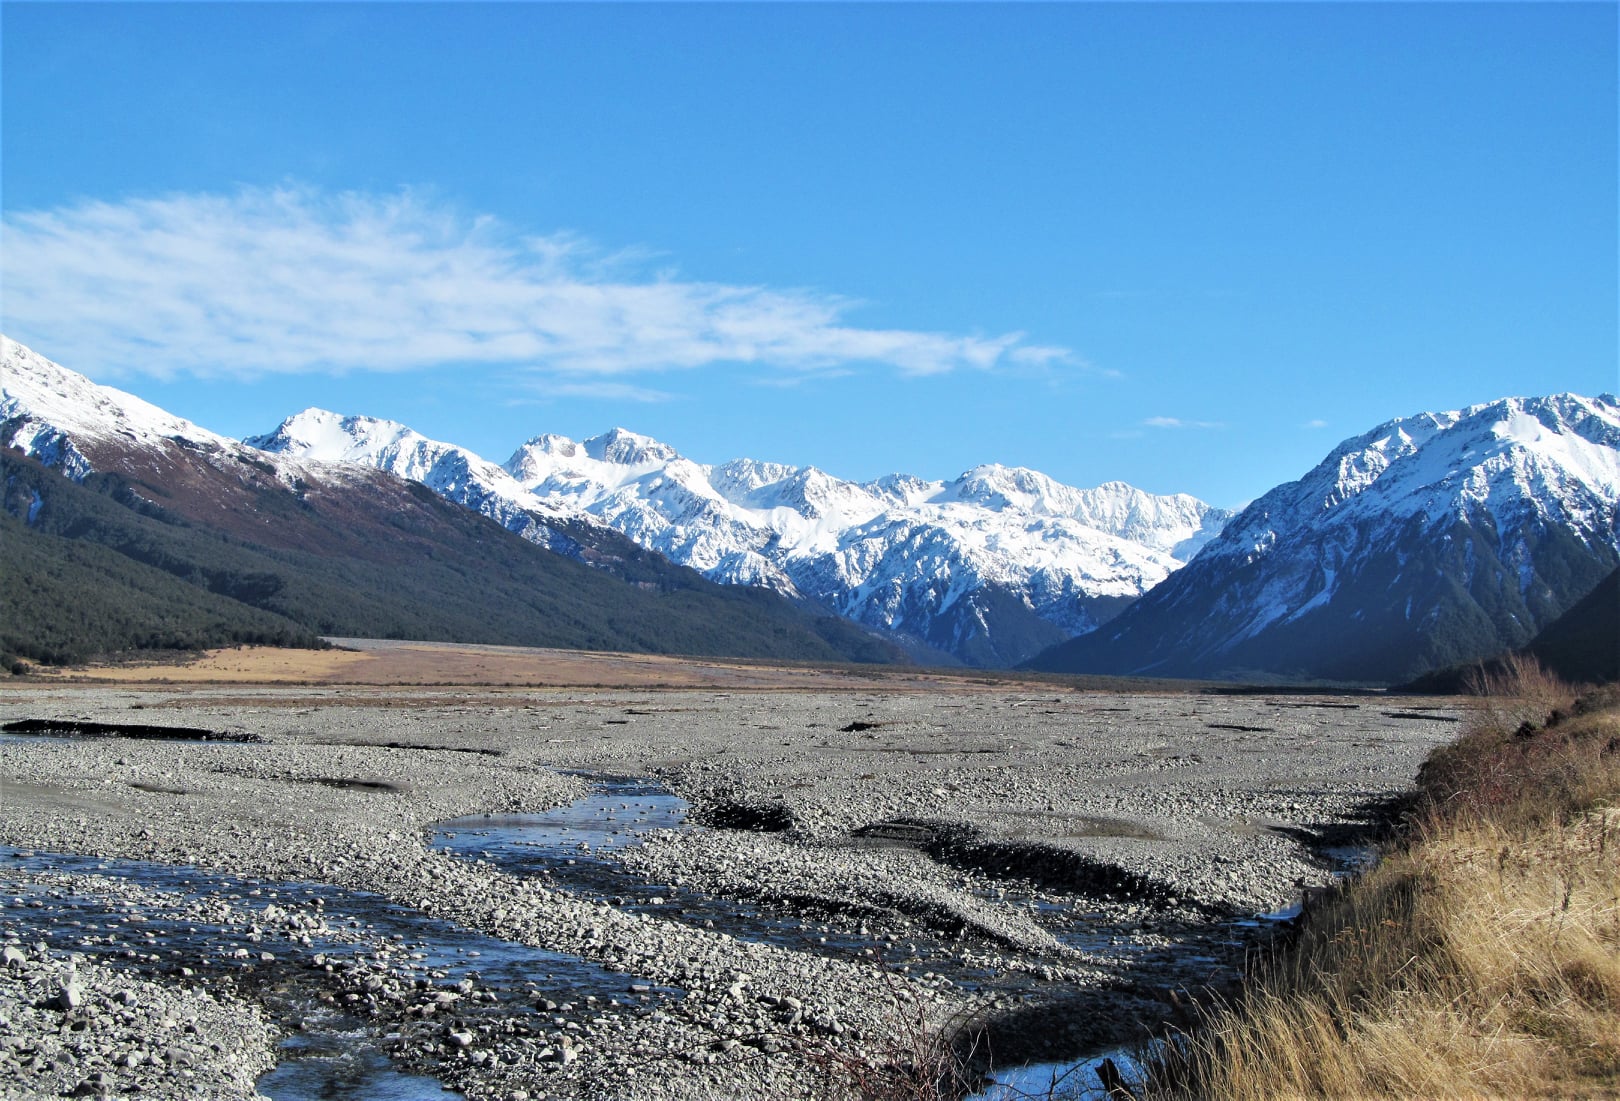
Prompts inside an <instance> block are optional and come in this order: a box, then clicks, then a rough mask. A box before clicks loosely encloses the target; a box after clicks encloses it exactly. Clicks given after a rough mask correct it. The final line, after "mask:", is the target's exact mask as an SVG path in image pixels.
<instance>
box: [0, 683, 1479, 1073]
mask: <svg viewBox="0 0 1620 1101" xmlns="http://www.w3.org/2000/svg"><path fill="white" fill-rule="evenodd" d="M1451 718H1452V716H1451V715H1450V714H1449V713H1447V712H1444V711H1438V710H1434V709H1433V707H1432V704H1416V705H1414V704H1412V703H1411V701H1405V702H1403V701H1395V700H1388V699H1381V698H1374V697H1357V698H1350V699H1337V698H1335V699H1328V698H1320V699H1318V698H1305V697H1292V696H1280V697H1212V696H1195V695H1164V696H1145V695H1135V696H1120V695H1098V694H1087V693H1080V692H1070V691H1066V690H1050V689H1047V690H1042V691H1040V692H1032V693H1011V692H1008V691H1005V690H989V689H986V690H983V691H972V690H967V689H966V688H964V690H962V691H957V692H937V691H936V692H931V693H927V694H923V693H907V692H884V691H873V692H871V693H863V694H855V693H847V692H845V693H815V692H796V693H735V694H727V693H716V692H704V691H685V692H657V691H637V692H629V691H603V692H567V691H557V692H549V693H543V692H535V691H511V692H499V691H491V690H471V691H467V692H457V693H450V692H447V691H437V692H435V691H432V690H406V691H398V692H389V693H384V692H381V691H371V690H362V689H355V690H330V689H301V688H277V689H253V690H251V695H247V694H244V693H243V692H238V691H231V690H222V689H172V690H166V689H162V688H154V689H145V690H124V689H117V690H114V689H105V688H88V687H73V686H61V685H53V686H41V687H31V688H26V689H17V690H11V691H8V692H7V693H6V694H5V695H4V696H0V723H3V722H14V721H20V720H46V721H48V723H55V724H57V725H58V733H69V734H72V736H67V737H57V738H51V737H40V736H38V735H34V734H30V735H22V736H16V737H11V738H8V739H6V740H3V741H0V844H3V845H7V846H11V847H12V848H13V849H14V850H18V851H17V852H14V853H12V854H11V855H7V856H3V857H0V907H3V908H0V951H4V953H5V958H4V965H3V966H0V1035H3V1037H4V1039H0V1096H17V1097H34V1096H61V1095H64V1094H77V1095H78V1096H98V1095H99V1096H124V1095H130V1094H136V1093H139V1094H140V1095H141V1096H155V1097H168V1096H173V1097H192V1096H197V1097H203V1096H206V1097H244V1098H245V1097H253V1096H256V1093H255V1080H256V1078H257V1076H258V1075H259V1074H260V1073H261V1072H262V1071H263V1070H264V1069H265V1068H267V1067H268V1066H269V1065H270V1064H271V1063H272V1062H273V1061H274V1059H275V1057H276V1054H275V1047H276V1044H277V1041H278V1038H279V1037H282V1036H286V1035H289V1034H293V1033H296V1032H297V1031H298V1029H299V1027H300V1023H301V1016H300V1015H301V1014H302V1015H308V1013H309V1008H308V1007H309V1006H311V1005H315V1006H330V1007H334V1008H335V1009H336V1010H341V1011H342V1012H343V1013H345V1014H348V1015H349V1016H350V1017H352V1018H353V1020H354V1021H356V1022H359V1023H360V1024H361V1025H362V1026H363V1027H364V1028H365V1029H368V1030H369V1031H370V1032H371V1033H373V1034H375V1035H376V1036H377V1037H379V1042H380V1043H381V1044H383V1045H384V1046H385V1047H386V1049H387V1050H388V1052H389V1053H390V1055H391V1056H392V1057H393V1058H394V1060H395V1061H396V1062H397V1064H398V1065H400V1066H404V1067H408V1068H411V1069H413V1070H416V1071H419V1072H425V1073H429V1074H431V1075H433V1076H434V1077H436V1078H438V1079H440V1080H441V1081H444V1082H446V1083H448V1084H452V1085H454V1086H455V1087H457V1088H458V1089H460V1090H462V1091H464V1092H465V1093H466V1095H467V1096H469V1097H480V1098H482V1097H495V1098H510V1099H521V1098H526V1097H533V1098H538V1097H551V1096H579V1097H611V1098H630V1097H681V1098H706V1097H720V1096H727V1097H730V1096H739V1097H789V1096H807V1097H808V1096H826V1095H828V1094H829V1093H834V1092H836V1091H837V1090H838V1089H841V1088H846V1087H850V1086H851V1085H852V1084H854V1083H856V1082H858V1081H859V1080H861V1079H862V1078H863V1077H864V1078H867V1079H868V1080H869V1078H870V1075H871V1074H874V1073H877V1072H876V1071H874V1070H873V1069H872V1067H873V1066H876V1067H884V1066H889V1065H893V1064H896V1063H902V1062H904V1061H905V1059H906V1058H909V1057H910V1055H911V1054H912V1053H911V1051H910V1049H911V1048H913V1047H914V1046H916V1044H917V1043H918V1042H919V1041H920V1040H921V1039H922V1038H924V1037H926V1035H927V1034H928V1033H929V1031H930V1030H932V1029H934V1028H941V1027H954V1026H959V1025H963V1024H965V1023H972V1024H973V1025H975V1026H982V1025H989V1026H990V1028H989V1031H988V1032H986V1033H983V1035H985V1036H993V1037H994V1038H995V1041H996V1045H997V1048H996V1054H997V1055H998V1056H1000V1057H1004V1058H1021V1057H1025V1055H1029V1056H1035V1057H1038V1056H1041V1055H1045V1054H1050V1052H1048V1051H1046V1050H1045V1049H1043V1048H1042V1047H1041V1046H1040V1045H1038V1044H1035V1043H1034V1042H1033V1040H1034V1038H1035V1035H1034V1034H1037V1033H1038V1034H1039V1037H1040V1038H1041V1039H1042V1040H1054V1041H1056V1040H1061V1041H1063V1043H1064V1045H1066V1046H1065V1047H1064V1049H1063V1050H1064V1051H1066V1053H1067V1054H1070V1055H1073V1054H1076V1053H1078V1052H1079V1051H1080V1050H1083V1049H1086V1048H1088V1047H1089V1048H1098V1047H1101V1046H1104V1045H1106V1044H1108V1043H1118V1042H1122V1041H1126V1040H1129V1039H1132V1038H1134V1037H1135V1036H1136V1035H1138V1029H1139V1028H1140V1027H1141V1026H1143V1025H1147V1024H1151V1023H1153V1021H1155V1020H1158V1019H1162V1018H1163V1017H1164V1016H1165V1015H1166V1014H1167V1013H1168V1012H1169V1007H1170V1005H1171V1003H1172V1001H1173V998H1172V995H1173V992H1174V991H1175V990H1176V989H1177V988H1180V987H1184V986H1190V985H1194V984H1196V983H1198V982H1200V981H1204V980H1207V979H1209V978H1211V977H1215V976H1214V972H1215V971H1217V970H1219V969H1220V968H1221V967H1223V966H1225V965H1226V964H1227V963H1229V961H1230V959H1231V957H1232V956H1233V955H1234V954H1237V953H1241V945H1240V944H1238V943H1237V941H1236V939H1235V934H1234V929H1235V928H1237V927H1234V926H1233V925H1231V924H1230V921H1231V919H1232V918H1234V917H1239V916H1243V915H1247V914H1252V913H1256V912H1261V911H1266V910H1271V909H1275V908H1277V907H1279V906H1281V905H1284V904H1286V903H1288V902H1290V901H1293V900H1296V899H1297V898H1298V896H1299V893H1300V890H1301V888H1302V887H1303V886H1309V885H1314V884H1321V883H1324V882H1326V881H1327V880H1328V879H1329V878H1330V876H1331V874H1332V873H1331V867H1330V865H1329V864H1328V863H1327V862H1325V861H1324V860H1323V858H1322V856H1321V854H1320V852H1319V851H1317V850H1318V849H1319V848H1320V846H1319V845H1317V846H1316V849H1313V843H1318V842H1321V841H1323V840H1324V839H1330V838H1331V836H1332V835H1333V833H1334V827H1337V826H1341V825H1343V824H1345V823H1349V822H1352V821H1354V820H1356V819H1357V818H1358V817H1359V816H1361V815H1362V814H1363V813H1364V812H1365V809H1366V808H1367V807H1368V806H1369V805H1371V804H1374V803H1376V802H1378V801H1380V800H1383V799H1386V798H1388V797H1389V796H1391V795H1392V794H1395V793H1398V792H1400V791H1401V790H1403V789H1404V788H1405V787H1406V786H1407V785H1408V783H1409V781H1410V779H1411V777H1412V776H1413V774H1414V773H1415V770H1416V767H1417V764H1418V762H1419V761H1421V759H1422V758H1423V756H1424V755H1425V754H1426V753H1427V752H1428V751H1429V749H1430V748H1431V747H1432V746H1433V745H1435V744H1436V743H1437V742H1438V741H1440V740H1443V739H1444V738H1446V737H1448V736H1449V735H1450V734H1451V733H1452V731H1453V727H1452V726H1451V724H1450V722H1449V721H1448V720H1450V719H1451ZM70 721H72V722H80V723H84V722H93V723H104V724H114V725H121V726H123V727H125V728H129V727H131V726H132V725H139V726H155V727H169V728H173V727H185V728H190V729H192V730H205V731H210V732H212V733H214V734H216V735H221V736H229V737H232V738H237V739H240V741H234V742H233V741H219V740H209V741H196V740H192V741H165V740H154V739H150V738H144V737H136V736H131V734H132V733H133V732H126V733H125V734H123V735H119V734H118V733H117V732H111V736H87V735H86V733H85V731H86V730H91V729H92V728H87V727H80V728H78V729H77V732H74V731H68V730H67V728H65V727H62V726H61V724H63V723H66V722H70ZM95 733H97V734H100V735H107V734H108V733H109V732H107V731H104V730H103V731H96V732H95ZM158 733H161V731H159V732H158ZM591 774H596V775H611V776H646V777H653V778H656V779H658V780H660V781H661V782H662V783H664V784H665V785H667V787H668V788H669V789H670V790H671V791H673V792H674V793H675V794H677V795H679V796H682V797H684V798H685V799H688V800H690V801H691V803H692V805H693V815H694V817H695V818H696V820H697V821H698V822H700V823H703V824H704V825H705V827H706V828H702V829H683V830H677V831H668V832H663V833H659V834H657V835H655V836H653V837H652V838H650V839H649V841H648V843H647V844H645V845H643V846H641V847H635V848H629V849H625V850H623V851H622V852H621V853H620V854H619V855H618V859H619V860H620V861H621V863H622V864H623V865H625V866H626V867H628V868H629V869H630V870H631V871H633V872H635V873H636V874H637V875H639V876H643V877H645V878H646V879H647V880H648V881H650V882H651V883H655V884H661V885H667V893H668V894H669V896H670V898H669V899H668V904H667V905H666V906H663V907H662V908H660V907H649V906H631V905H623V904H620V903H622V902H623V900H617V901H616V900H615V899H614V898H611V897H604V896H602V895H600V894H593V893H591V892H589V891H584V890H581V889H579V888H577V887H575V886H571V885H570V882H569V878H568V869H567V868H565V867H559V868H558V869H557V872H556V874H554V875H546V876H530V875H521V876H520V875H516V874H513V873H511V872H509V871H505V870H502V868H501V867H499V866H498V865H496V864H494V863H492V862H489V861H481V860H475V859H468V858H466V857H463V856H457V855H453V854H450V853H447V852H444V851H439V850H437V849H434V848H430V847H429V846H428V843H427V842H428V836H429V831H430V828H431V827H432V826H433V824H434V823H437V822H441V821H444V820H446V819H450V818H454V817H457V816H462V815H469V814H482V813H491V812H510V811H536V810H541V809H544V808H547V807H554V806H558V805H562V804H566V803H569V802H572V801H573V800H576V799H578V798H579V797H580V796H581V795H583V794H584V793H585V792H587V791H588V790H589V786H590V781H589V779H588V777H589V775H591ZM29 853H33V854H79V855H81V856H94V857H100V858H108V860H111V861H116V860H140V861H151V862H156V863H158V864H161V865H182V866H186V867H188V868H192V869H198V870H199V871H198V873H197V876H198V878H197V879H196V880H195V881H187V882H188V885H187V886H186V887H184V889H182V888H179V887H176V886H174V885H172V884H171V885H164V884H161V883H157V882H156V881H153V882H145V883H143V882H136V881H134V880H132V879H131V878H130V877H129V875H127V874H126V871H127V869H126V867H125V866H124V865H121V864H119V863H116V862H113V863H107V864H106V865H105V866H104V867H98V866H96V865H88V866H86V865H83V864H77V863H75V864H73V865H72V866H71V867H69V866H68V864H69V861H67V860H66V859H65V857H64V858H58V859H56V860H55V862H54V863H53V860H52V859H51V858H47V857H45V856H43V855H36V856H33V857H28V856H26V855H24V854H29ZM207 873H217V875H224V876H231V877H236V878H235V879H234V880H230V881H229V883H228V885H227V886H221V883H224V882H226V881H224V880H220V879H218V878H209V876H208V874H207ZM289 884H294V885H296V884H304V885H310V890H309V891H307V892H306V891H301V890H298V889H293V888H289V887H288V886H287V885H289ZM316 888H320V890H327V889H330V890H334V891H348V892H355V891H359V892H369V893H370V894H371V895H374V896H380V898H381V900H384V901H385V902H386V903H390V904H392V905H393V906H394V907H395V908H396V909H397V910H399V911H400V912H402V913H409V914H410V915H414V916H417V917H421V918H423V919H424V920H425V919H429V918H431V919H434V920H437V921H440V922H443V923H446V924H445V925H444V927H445V928H452V929H456V930H462V931H476V932H478V933H481V934H484V935H485V936H486V937H487V938H491V941H492V942H498V943H500V944H506V945H514V946H516V945H529V946H536V947H537V948H540V949H544V950H546V951H547V952H550V953H555V954H557V955H556V958H557V959H558V960H562V961H563V963H559V964H558V965H557V966H558V967H559V968H561V967H563V966H564V965H565V964H566V966H569V967H575V968H576V970H574V971H568V972H566V973H563V972H561V971H559V973H558V975H551V976H550V977H549V979H548V977H547V976H543V975H541V974H539V973H538V971H537V972H536V974H535V977H534V982H533V983H530V984H527V985H528V987H529V988H528V989H515V988H514V987H513V984H511V983H506V984H505V985H499V984H496V983H494V982H493V981H492V980H488V979H487V978H485V977H483V976H479V975H478V974H477V973H476V972H475V971H474V972H466V973H463V972H455V971H452V970H451V969H448V968H447V966H445V965H443V964H442V961H437V960H435V959H433V958H430V955H429V954H425V953H422V952H412V951H410V950H408V946H406V945H403V944H401V943H400V941H399V938H397V937H395V938H392V939H391V938H389V937H388V936H385V935H382V934H380V933H378V932H377V931H375V930H373V929H370V928H369V927H368V926H367V924H366V923H365V922H361V921H346V920H343V919H342V918H341V917H340V916H339V915H338V914H337V913H336V908H337V907H339V906H341V905H342V901H341V900H342V898H343V897H346V896H342V895H339V894H333V895H330V896H326V895H322V894H320V891H319V890H317V889H316ZM702 896H711V897H718V898H720V899H723V900H724V899H729V900H733V901H734V902H736V903H737V904H739V905H743V906H747V907H750V908H752V909H754V910H759V911H763V912H766V913H768V914H770V915H773V916H774V917H775V918H776V919H777V920H786V919H791V920H792V921H795V922H797V923H798V925H799V926H801V927H802V929H803V935H802V937H778V938H775V940H774V941H773V942H770V943H764V942H760V941H758V940H757V939H756V940H743V939H738V938H737V937H734V936H732V935H730V934H729V933H728V932H727V930H726V928H725V923H724V922H723V921H722V922H712V919H707V920H709V921H710V922H712V924H706V923H705V922H700V921H695V920H691V919H690V918H689V917H686V916H685V915H684V913H683V909H684V908H683V906H682V905H680V903H681V901H682V900H683V899H686V898H691V897H702ZM271 898H273V901H270V899H271ZM67 899H74V900H79V901H80V902H84V901H85V900H89V901H88V903H87V904H89V905H93V907H94V908H95V909H96V913H97V914H99V915H100V917H98V918H97V919H96V920H95V921H84V922H82V923H81V926H76V927H75V933H74V935H75V936H76V937H77V938H78V939H77V940H73V941H71V942H64V941H63V939H62V937H61V936H60V933H61V930H60V929H57V930H55V932H56V933H57V934H58V935H57V938H56V941H55V942H54V943H51V944H46V943H45V939H46V938H45V937H44V935H43V934H44V932H45V930H43V929H42V927H41V926H42V924H43V922H44V920H45V917H44V915H47V914H51V913H55V912H59V911H58V910H53V907H60V906H62V905H65V904H66V903H65V902H64V901H63V900H67ZM658 901H659V902H660V903H662V902H664V901H665V900H664V899H662V898H660V899H659V900H658ZM187 930H190V931H191V932H190V933H189V934H188V933H187V932H186V931H187ZM198 930H204V931H205V932H198ZM208 930H212V931H213V932H206V931H208ZM1077 931H1078V932H1077ZM829 945H836V946H841V947H838V948H837V949H836V950H835V949H834V947H831V946H829ZM852 946H854V947H852ZM548 958H549V957H548ZM548 966H549V965H548ZM559 975H561V976H562V977H558V976H559ZM289 1006H297V1007H302V1008H297V1009H289V1008H288V1007H289ZM984 1043H987V1041H984ZM981 1054H982V1051H981Z"/></svg>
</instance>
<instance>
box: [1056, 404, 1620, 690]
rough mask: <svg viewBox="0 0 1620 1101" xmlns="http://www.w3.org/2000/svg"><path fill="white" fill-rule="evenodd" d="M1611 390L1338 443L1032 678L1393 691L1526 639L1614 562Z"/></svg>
mask: <svg viewBox="0 0 1620 1101" xmlns="http://www.w3.org/2000/svg"><path fill="white" fill-rule="evenodd" d="M1617 502H1620V405H1617V404H1616V399H1615V398H1614V396H1613V395H1608V394H1605V395H1600V396H1599V397H1597V398H1584V397H1581V396H1579V395H1573V394H1561V395H1551V396H1548V397H1533V398H1503V399H1499V400H1498V401H1495V402H1486V403H1481V404H1479V405H1475V406H1470V407H1468V408H1466V409H1462V410H1457V411H1453V412H1448V413H1423V414H1417V415H1415V416H1412V417H1404V418H1396V419H1394V420H1391V421H1387V422H1385V423H1384V424H1382V425H1379V426H1378V427H1376V428H1374V429H1372V430H1370V431H1368V432H1365V433H1362V434H1360V435H1358V436H1354V437H1351V438H1350V439H1348V440H1345V441H1344V442H1342V443H1341V444H1340V445H1339V446H1337V447H1336V448H1334V449H1333V450H1332V451H1331V452H1330V453H1329V454H1328V456H1327V457H1326V458H1325V459H1323V460H1322V462H1321V463H1319V464H1318V465H1317V466H1316V467H1314V468H1313V469H1312V470H1311V471H1309V472H1308V473H1307V474H1306V475H1305V476H1304V477H1302V478H1300V479H1298V480H1296V481H1293V482H1287V483H1284V484H1283V485H1280V486H1278V487H1276V488H1275V489H1273V490H1271V491H1270V492H1269V493H1267V494H1265V495H1263V496H1262V497H1260V498H1259V499H1257V500H1256V501H1255V502H1253V503H1252V504H1251V505H1250V506H1249V507H1248V508H1246V509H1244V510H1243V511H1242V512H1241V513H1240V514H1239V515H1238V516H1237V517H1236V518H1234V519H1233V520H1232V521H1231V522H1230V523H1229V524H1228V525H1227V526H1226V528H1225V529H1224V530H1223V531H1222V533H1221V534H1220V535H1219V536H1218V537H1217V538H1216V539H1214V540H1212V541H1211V542H1210V544H1209V545H1208V546H1206V547H1205V549H1204V550H1203V552H1202V553H1200V554H1199V555H1198V556H1197V557H1196V558H1195V559H1194V560H1193V562H1192V563H1190V564H1189V565H1188V566H1187V567H1186V568H1184V569H1183V570H1181V571H1179V572H1178V573H1177V574H1175V575H1173V576H1172V578H1171V579H1170V580H1169V581H1167V582H1166V583H1165V584H1164V585H1162V586H1160V587H1159V588H1158V589H1155V590H1154V591H1152V592H1150V593H1149V594H1147V595H1146V596H1145V597H1143V598H1142V600H1140V601H1138V602H1137V603H1136V604H1135V605H1133V606H1132V607H1131V608H1130V609H1129V610H1128V611H1127V612H1126V613H1125V614H1123V615H1121V616H1120V617H1119V619H1117V620H1116V621H1114V622H1113V623H1111V624H1108V625H1107V626H1105V627H1104V628H1102V629H1100V630H1097V631H1093V632H1090V633H1089V634H1086V635H1082V636H1080V637H1078V638H1075V639H1072V640H1070V641H1069V642H1066V643H1063V644H1060V645H1059V646H1057V647H1055V648H1053V649H1052V650H1049V651H1047V652H1046V653H1044V654H1042V655H1040V656H1039V657H1037V658H1036V659H1034V660H1033V661H1031V662H1030V663H1029V667H1030V668H1033V669H1041V670H1046V671H1053V672H1057V671H1064V672H1099V673H1100V672H1109V673H1114V674H1122V673H1123V674H1129V673H1141V674H1154V675H1169V676H1205V677H1209V676H1214V677H1233V676H1242V675H1245V674H1246V673H1252V672H1254V671H1263V672H1266V673H1269V674H1271V675H1283V676H1294V677H1302V678H1307V679H1310V678H1315V679H1329V680H1349V681H1370V682H1383V683H1389V682H1399V681H1403V680H1408V679H1410V678H1411V677H1413V676H1416V675H1418V674H1419V673H1421V672H1424V671H1426V670H1427V669H1431V668H1435V667H1439V666H1444V665H1448V664H1456V663H1459V662H1468V661H1474V660H1478V659H1480V658H1483V657H1488V656H1490V655H1492V654H1495V653H1498V652H1501V651H1503V650H1508V649H1513V648H1515V647H1518V646H1521V645H1523V644H1524V643H1526V642H1527V641H1528V640H1529V639H1530V638H1531V636H1533V635H1534V634H1535V633H1536V631H1537V630H1538V629H1539V628H1540V627H1542V626H1545V625H1546V624H1547V623H1549V622H1551V621H1552V620H1553V619H1554V618H1556V617H1557V616H1558V615H1560V614H1562V613H1563V612H1564V611H1565V610H1567V609H1568V608H1569V606H1570V605H1572V604H1573V603H1574V601H1575V600H1577V599H1579V597H1580V596H1581V595H1583V594H1584V593H1585V592H1587V591H1588V590H1589V589H1590V588H1591V587H1592V586H1593V585H1595V584H1596V583H1597V581H1598V580H1599V579H1600V578H1601V577H1602V576H1603V574H1604V573H1606V572H1607V571H1608V570H1610V569H1612V568H1613V567H1614V565H1615V564H1616V562H1617V561H1620V536H1617V534H1616V520H1617V513H1620V505H1617Z"/></svg>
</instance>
